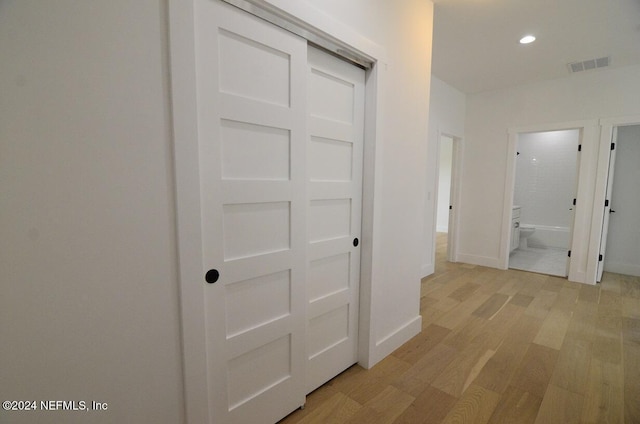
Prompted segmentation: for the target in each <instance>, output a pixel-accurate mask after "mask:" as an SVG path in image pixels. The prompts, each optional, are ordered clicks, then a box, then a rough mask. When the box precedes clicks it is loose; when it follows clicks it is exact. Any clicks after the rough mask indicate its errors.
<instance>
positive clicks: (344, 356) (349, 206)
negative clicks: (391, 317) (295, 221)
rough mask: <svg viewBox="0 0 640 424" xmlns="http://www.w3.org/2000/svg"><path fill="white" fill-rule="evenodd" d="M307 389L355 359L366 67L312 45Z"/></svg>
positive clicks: (330, 376)
mask: <svg viewBox="0 0 640 424" xmlns="http://www.w3.org/2000/svg"><path fill="white" fill-rule="evenodd" d="M307 72H308V73H307V76H308V82H307V83H308V95H309V103H308V113H309V121H308V125H309V136H308V138H307V142H308V149H307V154H308V162H307V163H308V200H309V203H308V208H309V209H308V211H309V212H308V230H309V238H308V263H309V269H308V285H307V296H308V297H307V301H308V305H307V360H308V363H307V372H306V392H311V391H312V390H314V389H316V388H317V387H318V386H320V385H322V384H324V383H325V382H326V381H328V380H329V379H331V378H333V377H334V376H336V375H337V374H338V373H340V372H342V371H343V370H345V369H346V368H347V367H349V366H351V365H353V364H354V363H355V362H356V361H357V346H358V340H357V335H358V295H359V280H360V244H359V238H360V229H361V216H362V212H361V210H362V159H363V142H364V82H365V72H364V70H362V69H360V68H358V67H356V66H354V65H351V64H349V63H347V62H345V61H343V60H341V59H338V58H336V57H334V56H332V55H329V54H327V53H325V52H323V51H321V50H319V49H317V48H314V47H311V46H310V47H309V50H308V71H307Z"/></svg>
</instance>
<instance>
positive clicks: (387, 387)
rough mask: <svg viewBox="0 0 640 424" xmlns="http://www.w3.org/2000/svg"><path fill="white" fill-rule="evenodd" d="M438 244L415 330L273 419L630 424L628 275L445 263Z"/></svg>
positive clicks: (285, 423) (632, 300) (636, 370)
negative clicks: (577, 278) (574, 275)
mask: <svg viewBox="0 0 640 424" xmlns="http://www.w3.org/2000/svg"><path fill="white" fill-rule="evenodd" d="M445 243H446V239H445V238H444V236H443V235H440V234H439V235H438V239H437V245H438V249H437V255H436V272H435V274H434V275H431V276H429V277H427V278H425V279H424V280H423V281H422V298H421V302H420V305H421V308H420V309H421V313H422V317H423V331H422V332H421V333H420V334H419V335H417V336H416V337H414V338H413V339H412V340H410V341H409V342H407V343H406V344H405V345H403V346H402V347H400V348H399V349H398V350H396V351H395V352H394V353H393V354H392V355H390V356H388V357H387V358H385V359H384V360H383V361H381V362H380V363H378V364H377V365H376V366H375V367H373V368H372V369H370V370H365V369H363V368H361V367H359V366H353V367H351V368H349V369H348V370H346V371H345V372H344V373H342V374H340V375H339V376H337V377H336V378H334V379H333V380H331V381H329V382H328V383H327V384H325V385H324V386H322V387H320V388H319V389H318V390H316V391H314V392H313V393H311V394H310V395H309V396H308V397H307V404H306V407H305V409H303V410H298V411H295V412H294V413H292V414H291V415H289V416H288V417H286V418H285V419H284V420H282V421H281V423H282V424H292V423H331V424H334V423H335V424H338V423H350V424H363V423H366V424H378V423H394V424H400V423H430V424H431V423H433V424H436V423H476V424H481V423H509V424H514V423H536V424H553V423H559V424H560V423H561V424H567V423H628V424H630V423H640V278H638V277H628V276H622V275H617V274H607V273H605V276H604V278H603V281H602V283H601V284H599V285H597V286H588V285H583V284H577V283H570V282H568V281H567V280H566V279H563V278H557V277H551V276H546V275H541V274H533V273H527V272H523V271H515V270H508V271H500V270H496V269H490V268H484V267H480V266H472V265H463V264H454V263H449V262H447V261H446V259H445V252H444V249H443V247H444V244H445Z"/></svg>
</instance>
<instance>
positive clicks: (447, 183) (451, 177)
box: [434, 134, 462, 266]
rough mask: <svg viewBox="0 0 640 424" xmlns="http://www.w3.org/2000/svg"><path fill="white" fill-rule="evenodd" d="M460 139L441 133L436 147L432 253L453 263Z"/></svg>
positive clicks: (442, 259) (440, 259) (439, 259)
mask: <svg viewBox="0 0 640 424" xmlns="http://www.w3.org/2000/svg"><path fill="white" fill-rule="evenodd" d="M460 143H461V140H460V139H459V138H456V137H453V136H449V135H445V134H441V135H440V139H439V143H438V144H439V147H438V180H437V194H436V196H437V198H436V201H437V202H436V216H435V221H436V222H435V229H436V237H435V240H434V244H435V246H434V252H446V257H442V258H436V261H435V265H436V266H437V263H438V262H439V261H449V262H455V261H456V258H455V252H456V248H455V244H456V240H457V231H456V229H457V216H458V214H457V204H458V201H457V199H458V193H459V190H458V185H459V184H458V181H459V170H460V161H461V155H462V151H461V145H460Z"/></svg>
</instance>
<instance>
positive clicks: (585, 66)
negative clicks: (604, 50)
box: [567, 56, 611, 73]
mask: <svg viewBox="0 0 640 424" xmlns="http://www.w3.org/2000/svg"><path fill="white" fill-rule="evenodd" d="M610 61H611V58H610V57H609V56H606V57H599V58H597V59H589V60H583V61H582V62H573V63H569V64H568V65H567V66H568V67H569V72H571V73H575V72H582V71H590V70H592V69H598V68H605V67H607V66H609V62H610Z"/></svg>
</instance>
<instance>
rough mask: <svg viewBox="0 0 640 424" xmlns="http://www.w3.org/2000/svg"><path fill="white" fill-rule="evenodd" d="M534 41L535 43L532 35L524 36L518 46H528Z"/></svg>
mask: <svg viewBox="0 0 640 424" xmlns="http://www.w3.org/2000/svg"><path fill="white" fill-rule="evenodd" d="M534 41H536V37H534V36H533V35H525V36H524V37H522V38H521V39H520V44H529V43H533V42H534Z"/></svg>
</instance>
